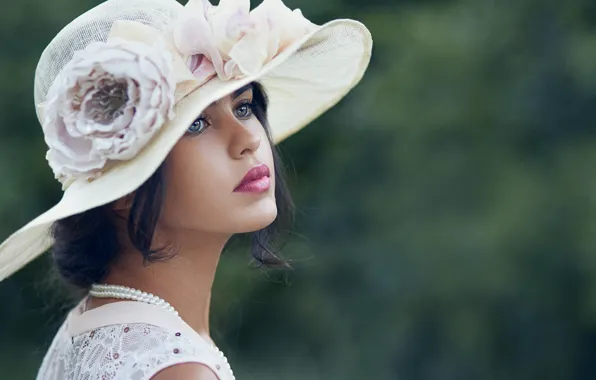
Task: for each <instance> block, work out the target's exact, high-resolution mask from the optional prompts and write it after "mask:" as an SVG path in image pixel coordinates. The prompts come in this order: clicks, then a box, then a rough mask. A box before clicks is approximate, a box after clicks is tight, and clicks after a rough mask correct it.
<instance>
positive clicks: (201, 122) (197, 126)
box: [187, 116, 209, 134]
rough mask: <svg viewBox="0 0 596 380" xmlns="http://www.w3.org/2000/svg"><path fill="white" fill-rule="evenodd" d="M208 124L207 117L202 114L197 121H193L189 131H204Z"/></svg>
mask: <svg viewBox="0 0 596 380" xmlns="http://www.w3.org/2000/svg"><path fill="white" fill-rule="evenodd" d="M208 126H209V123H208V122H207V119H205V118H204V117H202V116H200V117H198V118H197V119H196V120H195V121H193V123H192V124H191V125H190V127H188V130H187V131H188V132H189V133H192V134H198V133H202V132H204V131H205V128H207V127H208Z"/></svg>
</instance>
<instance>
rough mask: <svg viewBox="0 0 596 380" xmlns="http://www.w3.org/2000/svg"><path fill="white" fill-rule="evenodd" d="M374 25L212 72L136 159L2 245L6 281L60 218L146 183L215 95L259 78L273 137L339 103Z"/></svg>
mask: <svg viewBox="0 0 596 380" xmlns="http://www.w3.org/2000/svg"><path fill="white" fill-rule="evenodd" d="M371 49H372V39H371V36H370V33H369V31H368V29H366V27H365V26H364V25H362V24H361V23H359V22H357V21H353V20H335V21H331V22H329V23H327V24H324V25H322V26H321V27H319V28H318V29H316V30H315V31H313V32H312V33H310V34H308V35H306V36H304V37H303V38H302V39H301V40H299V41H297V42H296V43H294V44H293V45H291V46H290V47H288V48H287V49H286V50H284V51H283V52H282V53H281V54H279V55H278V56H277V57H275V58H274V59H273V60H272V61H271V62H269V64H267V65H266V66H265V67H264V68H263V69H262V70H261V71H260V72H259V73H258V74H256V75H252V76H248V77H245V78H242V79H239V80H232V81H221V80H219V79H218V78H214V79H212V80H211V81H209V82H207V83H205V84H204V85H203V86H201V87H200V88H198V89H197V90H195V91H194V92H192V93H190V94H189V95H188V96H186V97H185V98H184V99H182V100H180V101H179V102H178V103H177V104H176V106H175V112H176V116H175V118H174V119H173V120H171V121H170V122H168V123H167V124H165V125H164V126H163V127H162V128H161V129H160V131H159V132H158V133H156V135H155V136H154V137H153V138H152V139H151V141H150V142H149V143H148V144H147V146H146V147H144V148H143V150H142V151H141V152H140V153H139V154H138V155H137V156H136V157H134V158H133V159H131V160H128V161H122V162H118V163H117V164H115V165H114V166H112V167H110V169H109V170H107V171H106V172H105V173H103V174H102V175H101V176H99V177H98V178H97V179H95V180H93V181H91V182H89V181H86V180H78V181H75V182H73V183H72V184H71V185H70V186H69V187H68V188H67V189H66V191H65V192H64V194H63V197H62V199H61V200H60V202H59V203H58V204H57V205H55V206H54V207H52V208H51V209H50V210H48V211H46V212H45V213H43V214H41V215H40V216H38V217H37V218H35V219H34V220H32V221H31V222H30V223H28V224H27V225H26V226H24V227H23V228H21V229H20V230H18V231H16V232H15V233H14V234H12V235H11V236H10V237H9V238H8V239H7V240H6V241H4V242H3V243H2V244H1V245H0V281H2V280H3V279H5V278H6V277H8V276H10V275H11V274H13V273H14V272H16V271H17V270H19V269H20V268H22V267H23V266H24V265H26V264H27V263H28V262H30V261H31V260H33V259H34V258H36V257H38V256H39V255H41V254H42V253H44V252H45V251H46V250H47V249H49V248H50V247H51V246H52V244H53V240H52V237H51V236H50V233H49V232H50V227H51V225H52V223H54V222H55V221H57V220H60V219H63V218H66V217H69V216H72V215H75V214H79V213H82V212H84V211H87V210H89V209H92V208H94V207H98V206H101V205H105V204H107V203H110V202H113V201H115V200H117V199H119V198H121V197H123V196H125V195H126V194H129V193H131V192H133V191H134V190H136V189H137V188H138V187H139V186H141V185H142V184H143V183H144V182H145V181H146V180H147V179H148V178H149V177H150V176H151V175H152V173H154V172H155V170H156V169H157V168H158V167H159V165H161V163H162V162H163V161H164V160H165V159H166V157H167V155H168V153H169V152H170V150H171V149H172V148H173V147H174V145H175V144H176V142H177V141H178V140H179V139H180V138H181V136H183V135H184V133H185V131H186V129H187V128H188V126H189V125H190V124H191V123H192V122H193V121H194V120H195V119H196V117H197V116H198V115H200V114H201V113H202V112H203V110H204V109H205V108H207V107H208V106H209V105H210V104H212V103H213V102H214V101H216V100H218V99H221V98H223V97H225V96H227V95H228V94H230V93H232V92H233V91H235V90H237V89H239V88H241V87H242V86H244V85H246V84H248V83H251V82H254V81H258V82H260V83H261V84H262V85H263V87H264V88H265V91H266V92H267V96H268V98H269V108H268V118H269V124H270V127H271V132H272V136H273V140H274V142H275V143H278V142H280V141H282V140H283V139H285V138H287V137H288V136H290V135H292V134H293V133H295V132H297V131H298V130H300V129H301V128H303V127H304V126H305V125H307V124H308V123H309V122H311V121H312V120H313V119H315V118H317V117H318V116H319V115H321V114H322V113H323V112H325V111H326V110H328V109H329V108H331V107H333V106H334V105H335V104H336V103H337V102H338V101H339V100H340V99H341V98H342V97H344V96H345V95H346V94H347V93H348V92H349V91H350V90H351V89H352V88H353V87H354V86H355V85H356V84H357V83H358V82H359V81H360V79H361V78H362V76H363V74H364V72H365V70H366V68H367V66H368V63H369V61H370V55H371Z"/></svg>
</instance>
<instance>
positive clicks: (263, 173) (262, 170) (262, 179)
mask: <svg viewBox="0 0 596 380" xmlns="http://www.w3.org/2000/svg"><path fill="white" fill-rule="evenodd" d="M270 187H271V178H270V172H269V167H268V166H267V165H265V164H262V165H259V166H255V167H254V168H252V169H250V170H249V171H248V173H246V175H245V176H244V178H242V181H240V184H239V185H238V186H236V188H235V189H234V192H237V193H263V192H265V191H267V190H269V188H270Z"/></svg>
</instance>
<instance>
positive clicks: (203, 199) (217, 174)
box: [162, 136, 234, 229]
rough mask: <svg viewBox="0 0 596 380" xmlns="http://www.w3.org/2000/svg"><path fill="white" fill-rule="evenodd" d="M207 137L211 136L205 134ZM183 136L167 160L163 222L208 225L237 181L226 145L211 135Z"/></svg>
mask: <svg viewBox="0 0 596 380" xmlns="http://www.w3.org/2000/svg"><path fill="white" fill-rule="evenodd" d="M202 137H207V136H201V138H202ZM197 140H198V139H197V138H195V139H193V138H186V139H183V140H181V141H180V142H179V143H178V144H177V145H176V146H175V147H174V149H173V150H172V152H171V153H170V155H169V157H168V159H167V162H166V170H165V172H166V186H167V187H166V196H165V200H164V208H163V210H162V216H163V218H162V219H163V222H164V223H165V224H167V225H170V226H172V227H184V228H193V229H194V228H199V229H202V228H205V227H206V226H203V224H204V223H205V221H210V223H212V222H215V220H214V217H216V216H217V210H218V209H220V208H221V204H222V203H224V201H225V199H226V195H227V193H230V192H232V190H233V186H234V185H233V184H232V183H231V177H232V176H231V175H230V173H229V159H228V157H227V156H226V152H225V149H223V148H221V147H218V146H217V144H215V143H214V144H208V143H207V142H208V140H209V139H202V141H200V142H199V141H197Z"/></svg>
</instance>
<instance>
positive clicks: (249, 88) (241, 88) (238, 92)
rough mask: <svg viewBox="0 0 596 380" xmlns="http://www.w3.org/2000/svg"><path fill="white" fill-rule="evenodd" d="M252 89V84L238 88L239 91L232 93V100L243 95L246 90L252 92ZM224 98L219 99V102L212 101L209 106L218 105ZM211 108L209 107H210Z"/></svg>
mask: <svg viewBox="0 0 596 380" xmlns="http://www.w3.org/2000/svg"><path fill="white" fill-rule="evenodd" d="M253 88H254V86H253V84H252V83H249V84H245V85H244V86H242V87H240V88H239V89H237V90H236V91H234V92H232V94H231V96H232V100H234V99H236V98H237V97H239V96H240V95H242V94H244V93H245V92H246V91H248V90H252V89H253ZM223 99H225V97H224V98H221V99H219V100H216V101H214V102H213V103H212V104H211V105H214V104H219V102H221V101H222V100H223ZM210 107H211V106H210Z"/></svg>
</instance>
